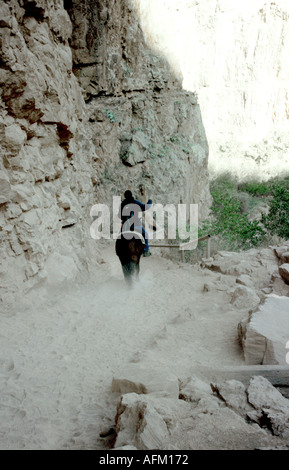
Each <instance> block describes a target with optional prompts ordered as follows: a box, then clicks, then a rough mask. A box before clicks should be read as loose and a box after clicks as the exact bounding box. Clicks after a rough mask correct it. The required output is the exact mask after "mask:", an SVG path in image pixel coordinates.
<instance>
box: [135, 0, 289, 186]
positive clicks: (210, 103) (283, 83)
mask: <svg viewBox="0 0 289 470" xmlns="http://www.w3.org/2000/svg"><path fill="white" fill-rule="evenodd" d="M134 1H135V2H136V3H137V4H138V6H139V8H140V9H141V11H142V22H143V23H144V29H145V31H146V34H147V37H148V39H149V40H150V41H151V43H152V44H153V45H154V46H155V47H158V48H159V49H160V50H165V51H167V54H168V55H169V56H170V59H171V62H172V63H174V64H176V63H177V62H178V64H177V65H178V67H179V68H180V69H181V70H182V73H183V76H184V87H185V88H186V89H188V90H195V91H197V93H198V96H199V101H200V104H201V107H202V114H203V118H204V123H205V128H206V130H207V135H208V140H209V144H210V161H209V167H210V170H211V172H212V173H222V172H228V171H230V172H232V173H233V174H234V175H235V176H237V177H238V179H240V178H246V177H252V178H254V179H255V178H256V177H257V178H258V177H261V178H270V177H271V176H275V175H281V176H282V175H283V174H284V172H287V171H288V163H289V160H288V148H289V140H288V132H287V127H288V104H289V102H288V96H289V94H288V80H287V77H288V62H287V61H286V59H285V57H286V53H287V52H286V51H287V50H288V46H289V5H288V1H287V0H275V1H266V0H254V2H250V1H243V2H239V3H237V2H231V1H230V0H203V1H201V2H200V1H199V0H146V2H143V1H142V0H134ZM159 18H161V19H162V28H159V27H158V26H159ZM172 32H173V34H172V35H171V36H170V35H169V33H172Z"/></svg>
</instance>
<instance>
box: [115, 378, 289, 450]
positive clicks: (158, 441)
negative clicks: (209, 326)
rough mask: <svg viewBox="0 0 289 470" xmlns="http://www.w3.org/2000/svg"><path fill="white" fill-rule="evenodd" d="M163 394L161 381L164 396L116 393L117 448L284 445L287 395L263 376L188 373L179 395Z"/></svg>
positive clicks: (287, 426)
mask: <svg viewBox="0 0 289 470" xmlns="http://www.w3.org/2000/svg"><path fill="white" fill-rule="evenodd" d="M148 382H149V380H148ZM136 385H137V384H136ZM165 395H166V389H165V386H164V390H163V395H162V394H161V393H158V394H156V393H148V394H141V393H139V394H137V393H126V394H124V395H122V396H121V397H120V400H119V404H118V406H117V412H116V418H115V440H114V448H115V449H126V448H133V449H136V450H137V449H140V450H152V449H161V450H165V449H174V450H183V449H187V450H188V449H192V450H202V449H203V450H209V449H210V450H213V449H223V450H225V449H226V450H233V449H234V450H236V449H239V450H241V449H242V450H244V449H247V450H249V449H251V450H252V449H258V448H261V447H267V446H271V447H273V448H274V447H277V446H280V445H281V446H282V444H283V445H285V446H286V444H287V438H288V433H289V420H288V406H289V400H288V399H286V398H285V397H283V396H282V395H281V393H280V392H279V391H278V390H277V389H276V388H275V387H273V386H272V385H271V383H270V382H269V381H268V380H267V379H265V378H264V377H262V376H256V377H252V378H251V380H250V383H249V385H248V386H245V385H244V384H243V383H242V382H240V381H238V380H228V381H225V382H221V383H211V384H209V383H208V382H207V381H205V380H201V379H200V378H199V377H197V376H192V377H189V378H188V379H186V380H180V395H179V399H177V398H175V399H173V398H168V397H167V396H165ZM216 432H217V433H218V437H217V438H216ZM215 440H217V441H218V443H216V442H215Z"/></svg>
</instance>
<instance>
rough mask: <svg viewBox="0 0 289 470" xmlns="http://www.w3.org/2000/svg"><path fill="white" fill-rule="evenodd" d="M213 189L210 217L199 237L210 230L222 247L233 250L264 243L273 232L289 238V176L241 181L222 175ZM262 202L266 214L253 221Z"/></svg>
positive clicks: (200, 229) (204, 223) (213, 183)
mask: <svg viewBox="0 0 289 470" xmlns="http://www.w3.org/2000/svg"><path fill="white" fill-rule="evenodd" d="M210 190H211V195H212V198H213V204H212V207H211V217H210V219H207V220H205V221H204V222H203V223H202V225H201V226H200V228H199V237H201V236H202V235H204V234H206V233H210V234H211V235H212V236H214V237H215V238H216V239H217V240H218V241H219V249H229V250H232V251H239V250H247V249H250V248H253V247H259V246H262V245H264V244H266V243H269V240H270V237H272V236H273V235H277V236H279V237H282V238H287V239H289V178H285V179H282V180H280V179H279V180H278V179H272V180H270V181H267V182H255V181H252V182H247V183H242V184H238V183H237V182H236V181H234V180H232V179H231V178H229V177H223V178H218V179H216V180H215V181H213V182H212V183H211V186H210ZM262 204H263V208H264V205H266V206H267V211H266V212H267V214H266V213H263V214H261V213H260V214H259V218H258V219H257V220H256V219H255V220H254V219H253V218H252V213H251V211H252V210H253V209H256V207H257V208H258V205H259V206H260V207H261V205H262ZM220 245H221V246H220Z"/></svg>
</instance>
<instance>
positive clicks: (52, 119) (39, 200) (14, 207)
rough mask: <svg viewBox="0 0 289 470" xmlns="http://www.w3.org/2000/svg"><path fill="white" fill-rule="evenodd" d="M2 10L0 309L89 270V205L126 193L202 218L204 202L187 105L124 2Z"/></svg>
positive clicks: (23, 1)
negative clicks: (189, 209) (186, 208)
mask: <svg viewBox="0 0 289 470" xmlns="http://www.w3.org/2000/svg"><path fill="white" fill-rule="evenodd" d="M0 11H1V16H0V17H1V20H0V35H1V50H0V61H1V69H0V85H1V102H0V108H1V113H0V134H1V144H2V145H1V162H0V185H1V191H0V237H1V268H0V269H1V272H0V276H1V280H0V287H1V292H0V295H1V296H2V297H1V298H2V300H4V301H9V300H12V299H13V298H14V297H15V294H16V293H17V292H18V293H21V292H23V291H25V290H27V289H30V288H31V287H32V286H34V285H35V284H36V283H38V282H39V281H47V280H51V282H52V283H53V285H57V284H58V283H60V282H62V281H63V280H65V279H73V278H75V276H76V275H77V273H79V272H80V271H81V270H82V269H83V268H85V269H87V268H89V266H90V265H91V264H93V263H96V264H97V259H98V255H97V246H95V242H94V244H93V242H92V240H91V238H90V234H89V228H90V225H91V219H90V215H89V214H90V208H91V206H92V205H93V204H94V203H99V202H101V203H107V204H109V205H111V203H112V195H118V196H121V195H122V193H123V191H124V190H125V189H127V187H130V188H131V189H132V190H133V191H134V192H135V193H136V195H137V196H139V197H141V196H142V195H143V196H144V197H145V193H146V195H147V194H148V193H149V194H150V195H151V196H152V197H153V200H154V202H161V203H175V204H177V203H179V202H183V203H198V204H199V205H200V216H201V217H202V216H203V215H205V213H206V211H207V209H208V207H209V203H210V196H209V191H208V177H207V159H208V145H207V140H206V135H205V131H204V128H203V124H202V119H201V113H200V108H199V105H198V103H197V99H196V96H195V95H194V94H192V93H189V92H184V91H183V90H182V87H181V83H180V80H179V79H178V78H176V77H175V75H174V73H173V72H172V71H171V70H170V67H169V65H168V63H167V62H166V59H165V58H164V57H161V56H160V55H159V54H157V53H155V52H153V51H151V50H150V49H148V47H147V46H146V44H145V41H144V38H143V33H142V30H141V27H140V24H139V19H138V17H137V14H136V12H135V11H134V9H133V5H132V4H131V3H130V1H129V0H121V1H117V2H116V1H114V2H111V1H108V0H107V1H105V2H100V1H96V2H95V1H92V0H88V1H86V2H85V4H84V3H83V2H81V1H80V0H65V1H64V2H63V1H62V0H49V1H48V2H47V1H44V0H4V1H2V2H1V5H0ZM91 250H93V251H91ZM57 271H60V272H61V275H60V276H54V275H53V273H55V272H57Z"/></svg>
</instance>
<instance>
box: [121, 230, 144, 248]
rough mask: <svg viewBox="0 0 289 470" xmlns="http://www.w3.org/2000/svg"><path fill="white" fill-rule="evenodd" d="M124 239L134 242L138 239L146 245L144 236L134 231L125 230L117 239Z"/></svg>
mask: <svg viewBox="0 0 289 470" xmlns="http://www.w3.org/2000/svg"><path fill="white" fill-rule="evenodd" d="M121 237H124V238H125V239H126V240H132V239H133V238H137V239H139V240H141V242H142V244H143V245H145V239H144V237H143V236H142V234H141V233H139V232H136V231H132V230H125V231H123V232H120V233H119V234H118V236H117V238H121Z"/></svg>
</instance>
